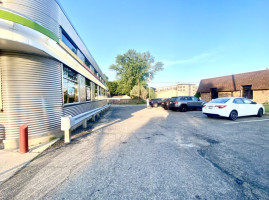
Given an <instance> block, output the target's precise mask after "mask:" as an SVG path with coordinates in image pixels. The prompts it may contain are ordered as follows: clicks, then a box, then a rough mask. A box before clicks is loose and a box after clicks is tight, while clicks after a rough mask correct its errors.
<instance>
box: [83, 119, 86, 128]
mask: <svg viewBox="0 0 269 200" xmlns="http://www.w3.org/2000/svg"><path fill="white" fill-rule="evenodd" d="M83 128H87V119H85V120H84V121H83Z"/></svg>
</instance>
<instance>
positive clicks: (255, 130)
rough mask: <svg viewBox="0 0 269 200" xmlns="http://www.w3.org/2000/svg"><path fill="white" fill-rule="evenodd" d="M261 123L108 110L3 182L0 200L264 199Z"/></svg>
mask: <svg viewBox="0 0 269 200" xmlns="http://www.w3.org/2000/svg"><path fill="white" fill-rule="evenodd" d="M260 119H261V118H257V117H248V118H239V119H238V120H237V121H236V122H239V123H230V122H231V121H229V120H227V119H214V118H213V119H209V118H207V117H206V116H203V114H202V113H201V111H190V112H186V113H181V112H172V111H165V110H163V109H162V108H156V109H155V108H152V109H149V108H145V106H112V108H111V109H110V110H109V111H108V112H107V113H106V114H105V115H103V116H102V117H101V119H100V120H99V121H97V122H96V123H90V124H89V128H88V129H79V130H76V131H75V132H74V136H73V140H72V142H71V143H70V144H68V145H65V144H64V143H63V142H58V143H56V145H54V146H53V147H52V148H50V149H49V150H47V151H45V152H43V153H42V154H41V155H40V156H39V157H38V158H37V159H35V160H34V161H33V162H31V163H30V164H29V165H28V166H26V167H25V168H24V169H22V170H21V171H20V172H19V173H17V174H16V175H15V176H13V177H12V178H11V179H9V180H8V181H6V182H5V183H3V184H2V185H1V186H0V199H20V200H21V199H117V200H118V199H269V167H268V166H269V156H268V155H269V123H268V121H265V120H267V119H269V116H264V117H263V118H262V119H261V120H264V121H257V120H260ZM252 120H256V121H252ZM246 121H247V123H245V122H246Z"/></svg>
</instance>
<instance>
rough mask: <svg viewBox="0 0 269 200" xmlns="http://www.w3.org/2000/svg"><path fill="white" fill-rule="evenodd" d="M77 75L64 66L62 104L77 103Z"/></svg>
mask: <svg viewBox="0 0 269 200" xmlns="http://www.w3.org/2000/svg"><path fill="white" fill-rule="evenodd" d="M77 76H78V73H76V72H75V71H74V70H72V69H70V68H68V67H66V66H64V67H63V93H64V103H65V104H67V103H74V102H78V101H79V100H78V78H77Z"/></svg>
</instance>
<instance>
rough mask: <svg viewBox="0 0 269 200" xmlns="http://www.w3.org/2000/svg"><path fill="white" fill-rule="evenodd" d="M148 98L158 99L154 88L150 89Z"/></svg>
mask: <svg viewBox="0 0 269 200" xmlns="http://www.w3.org/2000/svg"><path fill="white" fill-rule="evenodd" d="M148 90H149V89H147V91H148ZM149 95H150V96H149ZM147 98H149V99H155V98H157V94H156V93H155V91H154V90H153V89H152V88H150V93H148V95H147Z"/></svg>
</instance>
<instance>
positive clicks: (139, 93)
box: [130, 85, 148, 99]
mask: <svg viewBox="0 0 269 200" xmlns="http://www.w3.org/2000/svg"><path fill="white" fill-rule="evenodd" d="M147 94H148V92H147V90H146V89H145V88H144V87H143V86H138V85H135V86H134V87H133V89H132V90H131V92H130V95H131V98H132V99H137V98H138V99H140V98H142V99H146V98H147Z"/></svg>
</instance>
